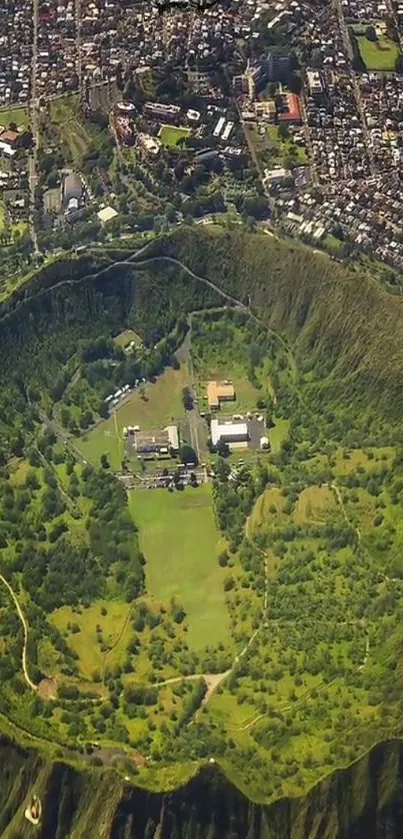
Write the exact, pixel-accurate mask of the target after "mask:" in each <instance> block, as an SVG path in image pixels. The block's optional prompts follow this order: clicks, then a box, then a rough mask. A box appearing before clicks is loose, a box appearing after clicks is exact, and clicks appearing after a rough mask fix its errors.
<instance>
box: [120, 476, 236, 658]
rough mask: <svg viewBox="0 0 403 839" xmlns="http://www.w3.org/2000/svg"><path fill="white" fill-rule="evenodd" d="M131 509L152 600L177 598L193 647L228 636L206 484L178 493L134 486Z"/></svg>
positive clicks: (222, 574)
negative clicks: (139, 488)
mask: <svg viewBox="0 0 403 839" xmlns="http://www.w3.org/2000/svg"><path fill="white" fill-rule="evenodd" d="M129 506H130V511H131V513H132V516H133V519H134V521H135V523H136V525H137V526H138V528H139V535H140V546H141V549H142V551H143V553H144V555H145V557H146V582H147V589H148V592H149V593H150V595H151V596H152V597H155V598H156V600H159V601H163V602H167V601H168V602H169V601H170V599H171V597H175V598H177V600H178V602H179V603H181V604H182V605H183V606H184V608H185V610H186V620H187V622H188V624H189V631H188V635H187V638H188V643H189V646H191V647H193V649H202V648H203V647H205V645H206V644H217V643H218V642H219V641H222V642H224V643H228V641H229V620H228V613H227V608H226V604H225V596H224V589H223V581H224V577H225V573H226V570H225V569H223V568H220V566H219V564H218V559H217V557H218V553H219V551H220V533H219V531H218V529H217V527H216V524H215V521H214V516H213V508H212V497H211V486H210V485H209V484H204V485H203V486H201V487H198V488H197V489H192V488H190V487H187V488H186V489H185V490H184V491H183V492H178V491H176V492H173V493H169V492H167V491H166V490H133V491H132V492H131V494H130V499H129Z"/></svg>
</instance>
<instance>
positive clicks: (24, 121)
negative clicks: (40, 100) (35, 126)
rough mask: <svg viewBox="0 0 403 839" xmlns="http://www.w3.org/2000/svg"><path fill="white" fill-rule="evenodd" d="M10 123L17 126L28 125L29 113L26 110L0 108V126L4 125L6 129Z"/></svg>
mask: <svg viewBox="0 0 403 839" xmlns="http://www.w3.org/2000/svg"><path fill="white" fill-rule="evenodd" d="M11 122H15V124H16V125H17V126H20V125H24V126H27V125H29V113H28V108H19V107H16V108H13V107H10V108H4V109H3V108H1V109H0V125H4V126H5V127H6V128H8V126H9V125H10V123H11Z"/></svg>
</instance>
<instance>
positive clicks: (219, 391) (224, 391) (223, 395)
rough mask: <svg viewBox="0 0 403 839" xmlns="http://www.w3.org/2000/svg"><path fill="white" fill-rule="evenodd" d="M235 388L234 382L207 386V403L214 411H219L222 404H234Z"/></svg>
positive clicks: (212, 383) (215, 383) (210, 383)
mask: <svg viewBox="0 0 403 839" xmlns="http://www.w3.org/2000/svg"><path fill="white" fill-rule="evenodd" d="M234 399H235V388H234V385H233V384H232V382H214V381H212V382H209V383H208V385H207V401H208V404H209V408H210V409H211V410H212V411H217V410H218V409H219V407H220V402H233V401H234Z"/></svg>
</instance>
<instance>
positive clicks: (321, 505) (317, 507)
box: [294, 486, 336, 524]
mask: <svg viewBox="0 0 403 839" xmlns="http://www.w3.org/2000/svg"><path fill="white" fill-rule="evenodd" d="M335 503H336V499H335V497H334V494H333V492H332V490H331V489H330V487H327V486H322V487H319V486H311V487H306V488H305V489H303V490H302V492H301V493H300V495H299V498H298V501H297V503H296V506H295V511H294V521H295V522H296V523H297V524H307V523H311V524H314V523H316V522H319V523H322V521H323V517H324V514H326V511H327V510H328V509H329V507H332V506H333V505H334V504H335Z"/></svg>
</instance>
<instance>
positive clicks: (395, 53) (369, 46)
mask: <svg viewBox="0 0 403 839" xmlns="http://www.w3.org/2000/svg"><path fill="white" fill-rule="evenodd" d="M356 40H357V44H358V49H359V52H360V56H361V58H362V60H363V62H364V64H365V66H366V68H367V70H378V71H384V72H392V71H393V70H395V68H396V62H397V60H398V57H399V47H398V45H397V44H396V43H395V42H394V41H392V40H391V39H390V38H388V36H387V35H383V36H382V37H380V38H378V40H377V41H369V40H368V38H367V37H366V35H357V36H356Z"/></svg>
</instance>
